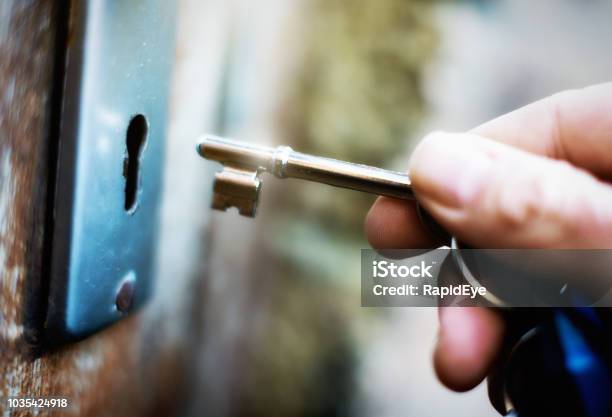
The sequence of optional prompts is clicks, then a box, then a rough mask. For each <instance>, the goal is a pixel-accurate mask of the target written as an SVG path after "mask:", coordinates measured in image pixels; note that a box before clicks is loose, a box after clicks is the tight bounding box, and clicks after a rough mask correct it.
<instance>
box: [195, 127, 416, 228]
mask: <svg viewBox="0 0 612 417" xmlns="http://www.w3.org/2000/svg"><path fill="white" fill-rule="evenodd" d="M197 151H198V153H199V154H200V155H201V156H202V157H203V158H206V159H210V160H213V161H217V162H221V163H222V164H223V170H222V171H221V172H218V173H217V174H215V181H214V185H213V203H212V206H213V208H214V209H217V210H226V209H227V208H229V207H236V208H237V209H238V212H239V213H240V214H242V215H243V216H249V217H254V216H255V213H256V211H257V203H258V201H259V192H260V190H261V179H260V177H261V174H263V173H264V172H267V173H270V174H272V175H274V176H275V177H277V178H299V179H304V180H308V181H315V182H320V183H324V184H329V185H333V186H336V187H342V188H349V189H352V190H357V191H363V192H367V193H371V194H378V195H384V196H388V197H394V198H400V199H404V200H413V199H414V194H413V192H412V187H411V184H410V178H409V177H408V175H407V174H404V173H401V172H395V171H388V170H384V169H380V168H375V167H370V166H367V165H360V164H354V163H351V162H345V161H339V160H336V159H331V158H324V157H318V156H312V155H308V154H304V153H300V152H295V151H294V150H293V149H291V148H290V147H288V146H279V147H276V148H274V147H269V146H263V145H255V144H251V143H247V142H240V141H235V140H231V139H225V138H220V137H215V136H205V137H204V138H203V139H202V140H201V141H200V142H199V143H198V145H197Z"/></svg>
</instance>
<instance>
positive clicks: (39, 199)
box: [0, 0, 198, 416]
mask: <svg viewBox="0 0 612 417" xmlns="http://www.w3.org/2000/svg"><path fill="white" fill-rule="evenodd" d="M58 3H59V2H55V1H54V0H0V400H2V403H1V404H0V415H15V416H20V415H30V412H28V411H13V412H12V414H11V413H10V411H9V410H7V409H6V408H5V407H6V404H5V398H6V397H7V396H19V395H21V396H29V397H39V396H66V397H68V398H69V399H70V401H71V407H70V409H69V410H68V411H62V412H58V413H52V414H57V415H59V414H61V415H79V416H94V415H95V416H102V415H108V416H138V415H167V414H174V413H177V412H180V409H181V399H182V398H184V395H186V390H185V386H186V383H187V380H188V378H189V373H188V371H187V370H188V369H190V367H189V366H188V365H189V364H188V363H187V358H188V357H189V355H188V354H187V353H185V350H186V349H191V348H192V342H193V339H189V337H182V336H181V337H177V336H176V334H177V333H178V334H188V333H189V332H188V331H186V330H185V329H189V327H190V326H191V325H192V324H193V323H192V322H190V321H189V320H186V319H185V317H183V316H181V315H182V314H183V315H187V314H189V313H191V311H189V308H188V306H190V305H192V300H191V299H182V300H180V302H179V300H175V301H176V304H181V303H182V307H181V308H180V309H178V308H176V309H174V310H172V309H168V308H166V309H160V308H159V305H156V302H153V303H150V304H149V306H147V308H145V310H144V311H141V312H140V313H138V314H136V315H135V316H134V317H131V318H129V319H127V320H124V321H122V322H120V323H118V324H117V325H115V326H112V327H111V328H109V329H107V330H106V331H103V332H101V333H99V334H97V335H95V336H93V337H91V338H89V339H87V340H85V341H83V342H80V343H77V344H73V345H70V346H67V347H64V348H62V349H59V350H55V351H52V352H45V351H43V352H39V353H32V351H31V350H30V349H29V344H28V343H27V339H28V337H26V334H25V333H26V330H25V329H26V328H27V326H24V323H25V320H26V316H25V315H24V311H25V308H24V307H25V303H26V296H25V295H26V292H27V291H29V290H30V289H32V288H35V287H36V286H37V285H39V284H40V280H41V278H40V276H41V274H40V271H41V268H42V259H43V253H42V251H43V240H44V215H45V210H46V207H45V203H46V190H47V180H48V178H47V172H48V168H49V165H48V164H49V154H48V151H49V141H50V140H51V139H52V138H53V136H52V135H50V133H51V130H52V129H51V128H52V126H53V124H52V120H51V114H52V110H53V107H54V105H53V103H52V101H51V100H52V92H53V83H54V79H53V68H54V59H55V57H56V56H57V48H58V47H61V45H59V46H58V45H56V44H55V41H56V33H57V30H58V28H59V27H60V25H61V24H62V22H61V21H60V20H61V14H59V13H58V10H57V7H58V6H57V5H58ZM169 278H173V277H169ZM192 294H193V297H197V294H198V291H197V288H196V290H194V291H192ZM179 295H180V296H183V293H180V294H179ZM30 300H31V298H30ZM169 323H171V324H169ZM177 323H178V324H177ZM168 329H170V330H168ZM177 329H178V330H177ZM169 331H170V332H172V333H173V335H174V336H173V337H169V336H168V335H167V333H168V332H169ZM196 335H197V332H195V334H192V335H191V336H190V337H192V338H195V337H196ZM44 414H46V413H45V412H42V413H41V415H44Z"/></svg>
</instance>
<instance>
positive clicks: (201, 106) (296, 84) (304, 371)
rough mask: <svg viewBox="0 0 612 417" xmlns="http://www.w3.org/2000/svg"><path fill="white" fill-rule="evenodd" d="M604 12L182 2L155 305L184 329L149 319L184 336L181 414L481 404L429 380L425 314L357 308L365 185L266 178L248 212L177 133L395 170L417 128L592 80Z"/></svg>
mask: <svg viewBox="0 0 612 417" xmlns="http://www.w3.org/2000/svg"><path fill="white" fill-rule="evenodd" d="M610 16H612V3H610V2H608V1H605V0H588V1H586V0H540V1H537V2H535V1H530V0H497V1H494V0H490V1H487V0H479V1H477V0H474V1H468V0H465V1H434V0H376V1H373V0H259V1H257V2H252V1H248V0H224V1H215V0H182V1H181V2H180V8H179V24H178V28H179V30H178V34H177V57H176V63H175V72H174V81H173V85H172V103H171V109H172V112H171V123H170V129H169V133H168V134H169V137H168V142H167V143H168V145H167V162H166V167H167V169H166V173H165V197H164V203H163V209H162V232H161V233H162V235H161V237H160V242H161V246H160V248H159V263H158V274H159V279H158V280H157V282H158V286H159V288H158V290H157V291H156V294H157V297H158V299H157V301H156V303H157V304H156V305H162V306H164V305H166V307H167V310H168V314H175V315H176V317H177V318H180V317H183V316H184V315H187V316H188V317H190V324H189V325H186V324H184V323H179V322H178V320H177V322H175V323H174V324H172V325H167V328H164V329H156V330H157V331H160V332H163V334H164V337H166V338H167V339H168V340H177V341H179V340H182V339H183V338H185V337H186V336H185V334H184V332H187V331H189V332H190V335H189V340H191V343H189V346H188V347H186V348H185V349H186V351H185V355H186V356H189V357H192V358H195V362H191V363H190V366H189V367H188V368H189V369H188V371H189V375H188V376H187V377H186V378H187V379H188V381H189V384H186V385H187V386H189V387H190V391H189V392H186V393H185V395H186V398H188V401H186V402H185V404H186V406H185V410H184V413H185V414H186V415H202V413H203V412H206V415H215V416H216V415H219V416H226V415H227V416H229V415H240V416H242V415H244V416H359V417H366V416H380V417H386V416H389V417H391V416H450V415H452V416H494V415H496V413H495V411H494V410H493V409H492V407H491V406H490V405H489V404H488V400H487V397H486V387H484V386H483V385H481V386H480V387H479V388H477V389H476V390H474V391H472V392H470V393H466V394H455V393H451V392H450V391H448V390H446V389H445V388H443V387H442V386H441V385H440V384H439V383H438V382H437V380H436V378H435V375H434V373H433V369H432V367H431V364H430V358H431V351H432V347H433V343H434V341H435V338H436V332H437V322H436V311H435V309H416V308H404V309H402V308H397V309H374V308H362V307H360V292H359V291H360V288H359V285H360V280H359V276H360V275H359V267H360V263H359V259H360V249H361V248H367V247H368V244H367V242H366V241H365V238H364V235H363V232H362V226H363V219H364V216H365V215H366V213H367V211H368V208H369V207H370V205H371V204H372V202H373V201H374V198H373V197H372V196H369V195H364V194H360V193H356V192H351V191H345V190H340V189H335V188H330V187H327V186H324V185H318V184H308V183H304V182H299V181H294V180H286V181H277V180H275V179H272V178H266V179H265V181H264V186H263V195H262V201H261V203H260V207H259V214H258V217H257V218H256V219H246V218H243V217H240V216H239V215H238V214H237V212H235V211H230V212H228V213H219V212H211V211H210V210H209V209H208V207H209V205H210V196H211V186H212V176H213V173H214V172H215V170H218V169H219V168H220V167H219V166H216V165H215V164H213V163H210V162H207V161H206V162H205V161H203V160H201V159H199V158H198V157H197V156H196V153H195V152H194V151H193V147H194V143H195V142H196V140H197V133H215V134H217V135H224V136H230V137H234V138H238V139H242V140H247V141H254V142H259V143H266V144H285V145H290V146H292V147H293V148H294V149H296V150H299V151H304V152H311V153H315V154H320V155H324V156H330V157H335V158H341V159H347V160H350V161H353V162H359V163H365V164H370V165H377V166H381V167H386V168H393V169H397V170H404V169H405V168H406V166H407V160H408V157H409V155H410V151H411V150H412V149H413V147H414V145H415V144H416V143H417V142H418V140H419V138H421V137H422V136H423V135H424V134H425V133H427V132H428V131H431V130H450V131H462V130H467V129H470V128H471V127H474V126H476V125H478V124H480V123H482V122H484V121H486V120H488V119H491V118H493V117H495V116H498V115H500V114H503V113H505V112H507V111H510V110H512V109H514V108H516V107H519V106H522V105H524V104H527V103H529V102H531V101H533V100H535V99H538V98H541V97H543V96H546V95H549V94H552V93H554V92H556V91H559V90H563V89H568V88H577V87H582V86H586V85H590V84H595V83H600V82H604V81H608V80H609V77H610V74H611V73H612V56H611V55H610V51H609V42H608V41H609V39H612V25H610ZM407 232H409V231H407ZM182 277H190V278H189V279H183V278H182ZM173 299H174V300H176V299H186V300H190V301H188V302H185V303H184V304H182V307H180V308H182V309H183V310H184V309H188V310H189V311H187V312H185V311H180V312H179V311H177V310H176V306H175V305H174V304H172V303H171V302H170V301H169V300H173ZM180 308H179V309H180ZM194 329H195V330H194Z"/></svg>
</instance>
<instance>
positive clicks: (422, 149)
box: [410, 132, 493, 208]
mask: <svg viewBox="0 0 612 417" xmlns="http://www.w3.org/2000/svg"><path fill="white" fill-rule="evenodd" d="M478 139H479V138H476V137H474V136H471V135H467V134H452V133H442V132H438V133H432V134H430V135H428V136H427V137H426V138H425V139H423V141H422V142H421V143H420V144H419V146H417V148H416V150H415V151H414V153H413V154H412V158H411V159H410V176H411V179H412V182H413V186H414V188H415V190H416V192H417V194H421V195H423V196H426V197H428V198H430V199H433V200H434V201H436V202H438V203H439V204H442V205H444V206H447V207H452V208H460V207H464V206H466V205H469V203H470V202H471V201H473V199H474V198H475V197H476V196H477V195H478V194H479V193H480V191H481V190H482V188H483V187H484V185H485V182H486V179H487V173H488V172H490V168H491V166H492V164H493V161H492V159H491V158H490V157H489V156H488V155H487V154H486V153H485V152H483V150H482V149H481V148H480V147H479V146H477V143H476V141H477V140H478Z"/></svg>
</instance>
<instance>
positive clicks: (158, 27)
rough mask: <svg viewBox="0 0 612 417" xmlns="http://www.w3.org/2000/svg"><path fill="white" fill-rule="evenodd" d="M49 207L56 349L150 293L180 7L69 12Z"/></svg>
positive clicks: (115, 4)
mask: <svg viewBox="0 0 612 417" xmlns="http://www.w3.org/2000/svg"><path fill="white" fill-rule="evenodd" d="M72 3H73V4H72V10H71V16H70V19H71V21H70V34H69V39H68V45H67V52H66V67H65V71H66V72H65V88H64V93H63V99H62V101H63V109H62V115H61V127H60V138H59V149H58V161H57V179H56V186H55V197H54V215H53V238H52V244H51V261H50V276H49V279H50V281H49V300H48V310H47V318H46V323H45V330H46V337H47V339H48V340H49V341H50V342H51V343H57V342H62V341H65V340H73V339H80V338H83V337H85V336H87V335H89V334H91V333H93V332H95V331H97V330H100V329H102V328H104V327H106V326H108V325H110V324H111V323H113V322H115V321H117V320H119V319H120V318H121V317H123V316H125V315H126V314H127V313H128V312H130V311H133V310H134V309H135V308H137V307H138V306H140V305H142V304H143V302H144V301H145V300H146V299H147V298H148V297H149V295H150V292H151V289H152V277H153V272H154V271H153V267H154V259H155V242H156V231H157V222H158V211H159V210H158V209H159V203H160V194H161V184H162V182H161V180H162V160H163V158H162V157H163V149H164V141H165V134H166V118H167V102H168V90H169V87H170V74H171V64H172V61H173V58H174V29H175V8H176V4H175V2H170V1H165V0H150V1H147V0H130V1H102V0H92V1H89V2H82V1H75V2H72Z"/></svg>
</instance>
